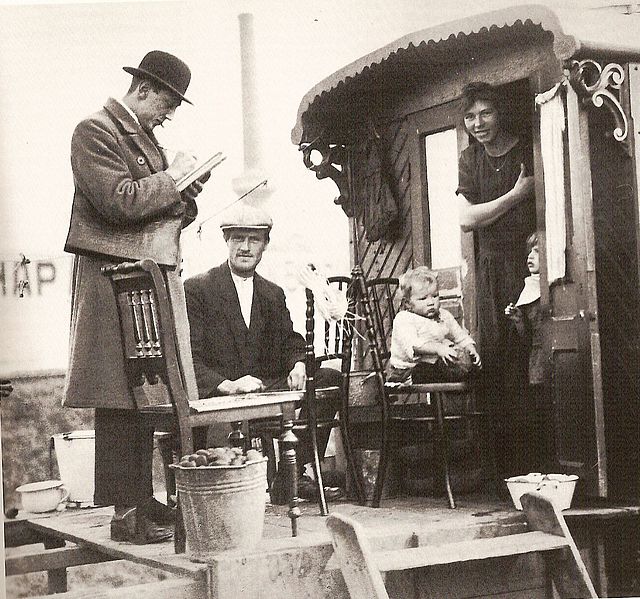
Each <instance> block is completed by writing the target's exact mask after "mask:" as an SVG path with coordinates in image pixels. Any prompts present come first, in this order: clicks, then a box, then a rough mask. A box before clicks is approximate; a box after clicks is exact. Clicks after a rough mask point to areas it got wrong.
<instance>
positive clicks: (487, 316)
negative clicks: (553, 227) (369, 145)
mask: <svg viewBox="0 0 640 599" xmlns="http://www.w3.org/2000/svg"><path fill="white" fill-rule="evenodd" d="M461 100H462V104H461V107H462V117H463V121H464V126H465V129H466V131H467V133H468V135H469V141H470V144H469V147H468V148H466V149H465V150H464V151H463V152H462V154H461V155H460V159H459V163H458V169H459V184H458V189H457V191H456V193H457V195H458V197H459V201H460V226H461V228H462V230H463V231H474V232H475V254H476V256H475V260H476V290H477V293H476V302H477V314H478V343H479V352H480V355H481V356H482V362H483V375H482V377H481V380H482V386H483V393H482V396H483V399H484V400H485V402H489V405H488V406H487V407H488V408H490V409H492V411H493V412H494V414H495V415H496V416H497V417H498V423H501V424H502V426H503V427H504V426H508V423H507V422H504V420H503V419H502V418H501V415H502V414H504V413H505V412H508V411H509V410H506V409H505V408H507V405H505V402H509V401H517V397H516V395H517V394H518V391H517V389H516V388H511V389H509V391H507V386H510V385H509V383H508V381H507V379H508V378H509V377H508V376H507V372H508V371H509V368H508V364H509V362H511V363H512V362H513V360H514V359H515V360H520V359H521V358H522V359H524V356H521V357H519V356H516V355H514V348H515V345H519V344H513V343H510V339H509V337H510V334H511V335H512V334H513V332H512V331H510V327H509V322H508V319H507V318H506V317H505V315H504V306H505V305H507V304H508V303H509V302H510V301H512V298H513V297H516V296H517V295H518V293H519V292H520V288H521V286H522V280H523V278H524V277H525V276H526V274H527V272H526V253H525V252H526V250H525V248H526V243H525V242H526V239H527V236H528V235H529V233H530V232H531V231H532V230H535V229H536V213H535V197H534V181H533V176H532V175H533V159H532V152H531V148H530V147H528V146H526V145H525V144H524V143H523V142H522V140H521V139H520V137H519V136H518V135H516V134H515V133H514V132H513V131H511V130H510V129H509V128H508V127H507V124H506V122H507V117H508V109H507V102H506V99H505V98H503V97H502V96H501V95H500V93H499V92H498V90H497V89H496V88H494V87H492V86H491V85H489V84H487V83H470V84H468V85H467V86H465V88H464V89H463V91H462V98H461ZM516 387H517V385H516ZM501 420H502V422H501ZM503 431H504V429H503ZM501 437H502V435H501V434H500V430H498V434H497V438H496V441H497V443H496V447H497V455H496V459H497V468H498V475H500V476H502V475H504V474H506V473H508V472H509V464H508V461H509V456H507V455H504V453H505V452H504V451H501V448H502V443H501V442H500V438H501ZM501 454H502V455H501Z"/></svg>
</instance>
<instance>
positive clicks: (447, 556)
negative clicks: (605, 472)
mask: <svg viewBox="0 0 640 599" xmlns="http://www.w3.org/2000/svg"><path fill="white" fill-rule="evenodd" d="M566 546H567V541H566V539H565V538H564V537H560V536H555V535H550V534H546V533H544V532H538V531H536V532H525V533H521V534H515V535H506V536H504V537H494V538H489V539H477V540H475V541H472V542H469V541H465V542H462V543H449V544H447V545H424V546H422V547H411V548H409V549H397V550H395V551H382V552H380V553H377V554H376V555H375V561H376V563H377V566H378V569H379V570H381V571H384V572H389V571H391V570H409V569H411V568H421V567H423V566H433V565H436V564H452V563H459V562H463V561H473V560H481V559H487V558H494V557H505V556H509V555H520V554H525V553H535V552H537V551H550V550H553V549H561V548H563V547H566Z"/></svg>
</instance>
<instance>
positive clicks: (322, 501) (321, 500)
mask: <svg viewBox="0 0 640 599" xmlns="http://www.w3.org/2000/svg"><path fill="white" fill-rule="evenodd" d="M309 436H310V437H311V447H312V448H313V464H312V465H313V473H314V474H315V476H316V483H317V485H318V507H319V508H320V514H321V515H322V516H327V515H328V514H329V509H328V508H327V498H326V497H325V494H324V482H323V481H322V470H321V467H320V452H319V451H318V428H317V426H312V425H311V424H310V425H309Z"/></svg>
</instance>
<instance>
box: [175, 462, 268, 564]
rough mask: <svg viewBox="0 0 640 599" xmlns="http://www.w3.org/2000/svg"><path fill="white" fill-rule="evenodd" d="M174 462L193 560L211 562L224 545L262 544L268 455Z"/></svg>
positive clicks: (189, 552) (235, 547)
mask: <svg viewBox="0 0 640 599" xmlns="http://www.w3.org/2000/svg"><path fill="white" fill-rule="evenodd" d="M171 468H173V470H174V472H175V475H176V487H177V490H178V496H179V498H180V505H181V508H182V518H183V520H184V528H185V532H186V536H187V554H188V556H189V558H190V559H191V560H192V561H195V562H206V561H207V560H208V559H210V558H211V557H212V556H213V555H214V554H216V553H219V552H220V551H225V550H227V549H251V548H253V547H255V546H256V545H257V544H258V542H259V541H260V539H261V538H262V529H263V527H264V510H265V503H266V496H267V494H266V489H267V458H263V459H262V460H257V461H254V462H248V463H246V464H244V465H242V466H199V467H197V468H184V467H182V466H178V465H175V464H172V465H171Z"/></svg>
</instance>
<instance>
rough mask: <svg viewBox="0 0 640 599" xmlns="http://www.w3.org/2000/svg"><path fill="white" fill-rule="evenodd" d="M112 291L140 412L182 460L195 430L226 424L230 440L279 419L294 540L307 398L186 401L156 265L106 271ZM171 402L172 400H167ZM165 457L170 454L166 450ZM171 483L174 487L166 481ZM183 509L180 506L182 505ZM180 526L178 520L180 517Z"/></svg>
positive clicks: (180, 535)
mask: <svg viewBox="0 0 640 599" xmlns="http://www.w3.org/2000/svg"><path fill="white" fill-rule="evenodd" d="M102 273H103V275H104V276H106V277H108V278H109V279H110V280H111V284H112V287H113V290H114V294H115V299H116V304H117V309H118V316H119V320H120V330H121V334H122V342H123V351H124V365H125V372H126V376H127V380H128V383H129V386H130V388H131V390H132V393H133V396H134V399H135V402H136V408H137V410H138V411H139V412H140V414H142V415H143V417H144V418H145V420H146V421H147V422H148V423H149V425H150V426H153V427H154V428H155V429H156V430H161V431H168V432H173V433H175V434H176V435H177V439H178V448H179V452H180V454H181V455H186V454H190V453H193V450H194V446H193V432H192V431H193V429H194V428H196V427H206V426H210V425H211V424H214V423H216V422H229V423H231V425H232V427H233V430H232V432H231V434H230V439H231V440H236V441H237V440H238V439H241V438H242V433H241V430H240V429H241V426H242V422H243V421H247V420H251V419H257V418H278V420H279V422H280V423H281V431H282V436H281V438H280V441H281V444H282V447H283V449H284V454H285V459H284V460H283V461H284V463H285V464H286V467H285V472H287V475H288V476H287V490H288V498H289V506H290V509H289V517H290V518H291V527H292V535H293V536H296V535H297V522H296V519H297V517H298V516H299V509H298V508H297V505H296V497H295V496H296V490H295V484H296V458H295V443H296V441H297V440H296V438H295V435H294V434H293V431H292V427H293V420H294V418H295V408H296V405H297V404H298V403H299V402H300V400H301V399H302V397H303V393H302V392H298V391H289V392H279V393H250V394H246V395H232V396H222V397H212V398H207V399H198V398H197V397H195V398H192V397H188V395H187V390H186V386H185V385H184V382H183V378H182V374H181V373H182V371H181V368H180V363H179V360H178V353H177V349H176V341H175V339H176V336H175V323H174V318H173V312H172V310H171V306H170V303H169V296H168V291H167V286H166V283H165V280H164V277H163V275H162V272H161V270H160V268H159V267H158V265H157V264H156V263H155V262H154V261H152V260H142V261H139V262H133V263H131V262H126V263H122V264H117V265H110V266H105V267H103V269H102ZM167 400H168V401H167ZM165 453H166V452H165ZM168 484H172V483H171V482H169V483H168ZM178 507H179V503H178ZM177 521H178V524H179V523H180V522H181V518H180V517H178V519H177ZM175 541H176V552H183V551H184V531H182V530H180V529H179V526H177V527H176V535H175Z"/></svg>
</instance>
